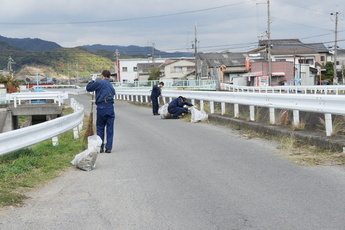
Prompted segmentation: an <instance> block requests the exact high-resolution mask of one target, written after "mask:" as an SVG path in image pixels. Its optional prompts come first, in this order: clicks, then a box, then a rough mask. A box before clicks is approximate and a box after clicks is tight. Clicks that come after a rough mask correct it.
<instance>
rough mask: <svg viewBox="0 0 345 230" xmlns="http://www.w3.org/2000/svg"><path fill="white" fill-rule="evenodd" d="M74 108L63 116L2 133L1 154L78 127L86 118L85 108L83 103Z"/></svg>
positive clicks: (0, 136) (0, 140)
mask: <svg viewBox="0 0 345 230" xmlns="http://www.w3.org/2000/svg"><path fill="white" fill-rule="evenodd" d="M74 109H75V111H74V113H72V114H69V115H66V116H63V117H59V118H56V119H53V120H50V121H46V122H43V123H40V124H37V125H32V126H29V127H26V128H22V129H16V130H13V131H8V132H5V133H0V156H1V155H5V154H7V153H10V152H12V151H15V150H19V149H22V148H25V147H29V146H32V145H34V144H37V143H39V142H42V141H44V140H47V139H50V138H53V137H55V136H57V135H59V134H62V133H65V132H67V131H69V130H72V129H73V128H75V127H77V126H78V125H79V124H80V123H81V122H82V121H83V119H84V108H83V106H82V105H75V106H74Z"/></svg>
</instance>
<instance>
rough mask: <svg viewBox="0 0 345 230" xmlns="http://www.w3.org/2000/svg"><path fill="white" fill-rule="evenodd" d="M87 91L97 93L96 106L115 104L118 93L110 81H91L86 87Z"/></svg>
mask: <svg viewBox="0 0 345 230" xmlns="http://www.w3.org/2000/svg"><path fill="white" fill-rule="evenodd" d="M86 90H87V91H88V92H93V91H96V105H100V104H113V103H114V96H115V94H116V92H115V88H114V86H113V85H112V84H110V81H109V79H103V80H101V81H90V82H89V83H88V84H87V85H86Z"/></svg>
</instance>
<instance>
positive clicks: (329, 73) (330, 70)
mask: <svg viewBox="0 0 345 230" xmlns="http://www.w3.org/2000/svg"><path fill="white" fill-rule="evenodd" d="M323 68H324V69H326V71H325V72H323V73H322V80H327V81H329V82H333V77H334V75H333V74H334V67H333V62H327V63H326V64H325V65H324V67H323Z"/></svg>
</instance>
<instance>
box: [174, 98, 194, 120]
mask: <svg viewBox="0 0 345 230" xmlns="http://www.w3.org/2000/svg"><path fill="white" fill-rule="evenodd" d="M185 105H187V106H194V105H193V104H191V103H189V102H187V100H186V98H185V97H182V96H179V97H178V98H175V99H174V100H172V101H171V102H170V103H169V106H168V112H169V113H170V114H172V118H173V119H178V118H179V117H180V116H181V115H182V113H188V108H184V106H185Z"/></svg>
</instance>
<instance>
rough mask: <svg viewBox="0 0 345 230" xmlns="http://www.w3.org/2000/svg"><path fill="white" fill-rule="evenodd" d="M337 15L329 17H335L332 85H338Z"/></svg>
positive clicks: (336, 13)
mask: <svg viewBox="0 0 345 230" xmlns="http://www.w3.org/2000/svg"><path fill="white" fill-rule="evenodd" d="M338 14H339V12H335V13H331V15H335V39H334V64H333V67H334V70H333V71H334V73H333V74H334V75H333V85H337V84H338V76H337V53H338V52H337V49H338Z"/></svg>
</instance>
